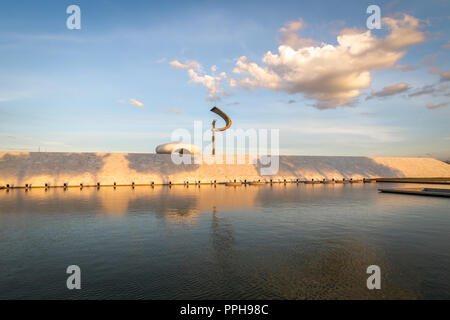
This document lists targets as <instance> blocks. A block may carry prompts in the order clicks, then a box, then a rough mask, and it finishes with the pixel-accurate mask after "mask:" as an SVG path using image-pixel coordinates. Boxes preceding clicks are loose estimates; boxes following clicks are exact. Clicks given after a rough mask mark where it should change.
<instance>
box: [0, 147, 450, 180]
mask: <svg viewBox="0 0 450 320" xmlns="http://www.w3.org/2000/svg"><path fill="white" fill-rule="evenodd" d="M213 160H214V161H216V162H220V160H222V161H223V162H225V159H224V158H223V157H222V156H216V157H215V158H213V157H212V156H205V157H204V161H210V162H212V161H213ZM235 160H236V159H235ZM245 162H246V163H245V164H217V163H216V164H211V165H209V164H206V163H203V164H201V165H200V164H191V165H187V164H183V165H175V164H174V163H173V162H172V161H171V158H170V155H164V154H136V153H134V154H133V153H130V154H126V153H62V152H54V153H50V152H0V186H5V185H6V184H10V185H11V184H13V185H14V186H17V187H18V186H24V185H25V184H32V185H33V186H44V185H45V183H49V184H50V185H51V186H62V185H63V184H64V183H68V184H69V186H78V185H80V183H83V184H84V185H86V186H87V185H95V184H96V183H97V182H100V183H101V184H102V185H112V184H113V183H114V182H116V183H117V184H131V182H135V183H136V184H149V183H151V182H152V181H153V182H154V183H155V184H160V183H168V182H169V181H171V182H172V183H174V184H175V183H183V182H184V181H189V182H191V183H192V182H194V181H198V180H200V181H202V182H210V181H213V180H217V182H225V181H230V180H234V179H237V180H244V179H247V180H250V181H251V180H255V179H262V180H264V179H265V180H269V179H275V180H276V179H297V178H299V179H308V180H310V179H312V178H314V179H323V178H326V179H332V178H334V179H342V178H353V179H358V178H375V177H385V178H391V177H450V165H448V164H446V163H444V162H441V161H438V160H435V159H431V158H384V157H329V156H326V157H325V156H324V157H321V156H280V157H279V171H278V173H277V174H274V175H273V176H264V175H261V172H260V169H261V165H260V164H250V163H248V162H249V159H248V157H247V158H246V161H245ZM263 167H264V166H263Z"/></svg>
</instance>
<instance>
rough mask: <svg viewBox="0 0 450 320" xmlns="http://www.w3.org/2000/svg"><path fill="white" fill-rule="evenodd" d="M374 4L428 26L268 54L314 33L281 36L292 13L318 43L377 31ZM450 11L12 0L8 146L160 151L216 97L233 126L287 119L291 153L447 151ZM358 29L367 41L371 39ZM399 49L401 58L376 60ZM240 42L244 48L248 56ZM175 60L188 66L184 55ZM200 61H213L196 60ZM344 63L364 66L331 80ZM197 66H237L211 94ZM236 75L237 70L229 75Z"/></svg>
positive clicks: (425, 5)
mask: <svg viewBox="0 0 450 320" xmlns="http://www.w3.org/2000/svg"><path fill="white" fill-rule="evenodd" d="M71 4H76V5H79V6H80V8H81V29H80V30H69V29H67V27H66V19H67V17H68V16H69V15H68V14H67V13H66V8H67V7H68V6H69V5H71ZM370 4H376V5H379V6H380V8H381V17H382V18H389V17H393V18H394V19H403V18H401V17H402V15H404V14H406V15H407V16H408V17H412V18H411V19H417V20H412V21H417V22H418V23H419V24H420V26H416V27H414V28H413V29H411V30H412V32H409V31H408V30H406V31H407V32H406V33H404V34H405V35H410V34H412V33H414V32H416V33H417V35H418V36H421V37H423V39H422V38H420V39H411V41H410V43H408V44H405V45H404V46H403V47H401V48H400V49H398V48H397V47H395V45H390V47H389V49H383V50H388V51H386V52H387V53H386V54H385V53H384V52H385V51H382V52H383V53H382V54H377V52H378V51H376V50H380V49H379V48H378V47H380V46H385V44H382V43H383V42H381V40H380V41H378V42H374V43H375V44H373V50H372V49H371V50H372V51H371V52H372V53H373V52H375V54H372V55H371V54H367V53H364V55H359V56H358V58H355V60H353V58H352V60H345V59H344V58H342V60H341V58H340V56H336V57H335V58H334V59H335V60H333V61H334V62H333V61H325V60H324V61H325V63H324V68H323V69H324V70H322V69H318V68H319V66H318V64H317V63H313V62H311V63H309V64H308V63H307V62H304V61H303V60H302V62H301V63H300V62H299V63H300V64H295V63H294V64H292V63H291V62H285V61H284V62H283V64H282V65H281V66H280V65H279V64H277V65H275V62H274V64H273V65H268V64H267V63H266V62H263V61H262V59H263V57H264V56H265V55H266V54H267V53H268V52H269V51H270V52H271V53H273V54H275V55H276V57H275V58H276V59H278V58H280V59H279V60H277V61H281V56H282V53H281V51H279V50H280V49H279V47H280V46H284V47H286V46H287V47H289V46H292V48H293V49H294V50H302V47H303V45H298V47H295V45H297V44H292V42H289V41H288V40H283V35H286V34H287V33H286V32H287V31H284V32H285V33H283V31H282V30H280V28H283V27H284V28H285V29H286V30H287V29H289V28H291V29H292V30H291V29H290V30H291V31H292V32H291V34H289V35H291V36H293V37H294V39H297V40H298V39H300V40H302V39H312V40H311V41H313V40H314V42H312V43H313V44H311V45H309V44H308V45H307V47H309V46H311V47H314V48H315V50H317V51H320V50H323V47H324V46H325V45H331V46H333V47H337V45H338V42H337V36H338V35H340V34H342V32H344V33H346V31H345V30H354V31H352V32H356V33H357V34H362V33H364V32H366V31H368V30H367V27H366V19H367V17H368V16H369V15H368V14H367V13H366V8H367V7H368V5H370ZM449 13H450V4H449V2H448V1H436V0H434V1H426V2H424V1H377V2H366V1H298V0H297V1H282V2H275V1H272V2H268V1H267V2H264V1H170V2H169V1H168V2H160V1H158V2H156V1H112V0H111V1H17V0H16V1H10V0H4V1H2V2H1V4H0V150H1V151H37V150H38V148H39V147H40V149H41V150H44V151H74V152H75V151H76V152H79V151H93V152H154V149H155V147H156V145H158V144H161V143H165V142H169V141H170V135H171V133H172V131H173V130H174V129H176V128H187V129H192V127H193V121H194V120H202V121H204V126H205V129H206V128H207V127H208V126H209V124H210V122H211V120H212V119H214V115H213V114H212V113H211V112H209V109H210V108H211V107H212V106H213V105H214V104H215V103H216V104H217V105H218V106H219V107H221V108H222V109H223V110H224V111H225V112H227V113H228V114H229V115H230V117H231V118H232V120H233V127H235V128H243V129H248V128H267V129H271V128H274V129H280V152H281V153H282V154H301V155H367V156H377V155H378V156H433V157H437V158H440V159H447V158H450V129H449V128H450V126H449V120H450V105H449V103H450V98H449V93H450V90H449V89H448V86H449V85H450V81H448V73H446V72H447V71H448V70H449V69H450V66H449V59H448V58H449V53H450V50H449V49H448V47H449V45H448V44H449V40H450V37H449V34H450V30H449V29H450V18H449ZM395 21H403V20H395ZM405 21H406V20H405ZM294 22H299V23H300V24H295V23H294ZM385 22H386V23H385ZM411 28H412V27H411ZM343 30H344V31H343ZM355 30H356V31H355ZM391 31H392V30H390V29H389V23H388V20H383V23H382V29H381V30H372V31H371V37H372V38H371V39H375V38H376V39H385V38H387V37H388V35H389V33H390V32H391ZM350 34H351V32H350ZM402 35H403V34H402ZM401 38H403V36H401V37H399V38H398V39H396V40H395V41H397V42H399V41H401V40H402V39H401ZM352 39H353V38H352ZM350 41H352V45H353V47H355V48H356V47H357V46H360V45H361V43H362V41H361V40H360V38H356V40H355V39H353V40H350ZM302 43H303V42H302ZM308 43H309V42H308ZM370 43H372V42H370ZM377 46H378V47H377ZM392 48H395V49H392ZM308 50H309V49H308ZM311 50H312V49H311ZM333 50H334V49H333ZM389 50H391V51H392V53H393V54H394V53H395V54H400V55H401V58H398V59H394V60H395V61H394V63H391V64H390V63H389V62H383V63H381V64H382V67H371V66H370V65H375V64H374V63H373V62H374V60H377V59H381V58H383V56H384V55H386V56H388V55H389ZM311 52H312V51H311ZM314 52H315V51H314ZM344 54H345V57H347V58H348V52H344ZM242 56H245V57H246V60H245V62H243V63H242V64H241V67H237V63H238V59H239V58H240V57H242ZM325 58H326V57H325ZM325 58H324V57H321V59H325ZM336 59H337V60H336ZM174 61H177V62H179V63H180V66H185V67H180V68H174V67H173V65H171V64H170V63H171V62H174ZM193 61H194V62H196V63H198V64H199V65H201V68H197V69H196V68H195V67H193V68H190V67H188V65H189V63H192V62H193ZM321 61H322V60H321ZM336 61H338V62H337V63H336ZM340 61H342V63H339V62H340ZM349 61H351V62H350V63H349ZM252 63H255V65H252ZM333 63H334V64H333ZM350 64H352V66H350ZM293 65H294V67H293ZM353 65H354V66H353ZM356 65H357V66H356ZM213 66H216V71H212V70H211V68H212V67H213ZM249 66H256V67H258V68H261V70H263V71H264V72H267V74H266V75H272V76H274V78H280V79H282V80H280V82H276V81H275V82H270V81H269V82H267V81H259V80H258V79H257V78H255V76H257V75H258V74H257V72H258V71H255V72H252V71H251V70H250V71H248V70H249V69H248V67H249ZM299 66H300V67H299ZM290 68H291V69H290ZM341 68H343V70H347V69H348V70H350V71H352V72H348V74H350V73H353V71H354V74H355V78H354V79H353V78H348V77H347V76H342V77H341V76H340V77H337V78H336V79H337V80H336V81H331V80H330V81H329V82H330V83H328V80H329V79H333V78H332V77H333V76H335V75H336V72H337V71H336V72H334V69H336V70H338V69H341ZM345 68H347V69H345ZM352 68H355V70H353V69H352ZM189 69H191V70H192V72H195V74H196V75H198V76H199V77H205V76H206V75H211V76H216V77H218V75H219V74H220V73H221V72H224V73H226V78H223V79H222V80H221V81H220V83H219V82H218V86H219V87H218V88H219V89H220V90H219V91H217V92H213V95H214V98H213V99H210V100H208V99H207V95H208V93H210V91H209V90H208V88H207V87H206V86H205V85H203V84H202V83H201V81H198V82H197V83H195V82H193V81H192V73H189V72H190V71H189ZM236 69H239V70H236ZM258 70H259V69H258ZM309 70H311V72H309ZM318 70H319V71H318ZM236 71H238V72H236ZM341 71H342V70H341ZM247 72H248V73H247ZM316 72H318V73H320V74H319V75H320V76H321V77H322V78H317V77H316ZM246 77H247V78H248V79H249V81H248V82H247V84H245V83H244V82H243V80H242V79H244V78H246ZM292 77H294V78H295V80H292V81H290V80H289V79H291V78H292ZM368 77H369V78H370V79H368ZM310 78H311V79H313V80H311V82H308V81H309V79H310ZM201 79H204V78H201ZM230 79H233V80H236V81H237V82H238V83H239V84H238V85H236V86H231V85H230ZM286 79H288V80H286ZM314 79H315V80H314ZM317 79H319V80H317ZM314 81H316V82H315V83H314ZM346 81H348V82H349V83H351V85H352V86H353V87H352V88H353V89H355V88H356V89H355V90H356V91H354V90H353V91H352V90H350V89H348V88H347V87H346V86H345V85H344V84H345V82H346ZM317 83H319V84H322V83H323V86H322V85H320V86H318V85H317ZM354 87H355V88H354ZM346 88H347V89H346ZM383 88H384V89H383ZM221 92H223V93H224V94H222V93H221ZM355 92H356V93H355ZM350 96H351V97H350ZM342 97H344V98H342ZM130 99H135V100H133V101H138V103H136V104H133V103H131V102H130V101H131V100H130ZM214 100H215V101H214ZM139 103H141V104H143V105H140V104H139ZM137 104H139V105H140V106H139V105H137Z"/></svg>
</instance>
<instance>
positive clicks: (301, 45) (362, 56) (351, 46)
mask: <svg viewBox="0 0 450 320" xmlns="http://www.w3.org/2000/svg"><path fill="white" fill-rule="evenodd" d="M382 23H383V26H384V27H387V28H388V30H389V33H388V34H387V35H386V36H385V38H377V37H375V36H374V35H373V34H372V33H371V31H370V30H367V31H361V30H355V29H344V30H342V31H341V32H340V34H339V36H338V37H337V45H331V44H325V43H322V44H320V45H316V46H313V45H311V44H312V43H313V42H312V41H310V39H301V38H300V37H298V36H297V35H296V34H292V32H294V31H296V30H300V29H301V27H302V22H301V20H299V21H296V22H295V21H294V22H290V23H288V24H287V25H286V27H285V28H282V29H281V32H282V33H283V35H282V36H281V40H282V41H284V42H283V43H282V45H280V46H279V47H278V53H272V52H271V51H268V52H267V53H266V54H265V55H264V57H263V58H262V62H263V64H262V65H259V64H257V63H255V62H251V61H249V59H248V58H247V57H245V56H242V57H240V58H239V59H238V61H237V63H236V67H235V69H234V70H233V72H234V73H235V74H238V75H244V77H243V78H240V79H231V80H230V86H232V87H234V86H242V87H245V88H249V87H260V88H267V89H272V90H277V91H285V92H288V93H291V94H295V93H300V94H303V95H304V96H305V97H306V98H309V99H312V100H315V101H316V104H315V106H316V107H317V108H319V109H328V108H336V107H337V106H349V105H352V104H353V103H354V101H355V98H357V97H358V96H359V95H360V90H361V89H364V88H368V87H369V86H370V82H371V75H370V72H371V71H373V70H379V69H388V68H394V67H395V64H396V62H397V61H399V60H400V59H401V58H402V57H403V56H404V55H405V53H406V49H407V48H408V47H409V46H411V45H414V44H417V43H421V42H423V41H425V34H424V33H423V32H422V31H421V25H420V21H419V19H417V18H415V17H412V16H409V15H406V14H404V15H402V16H400V17H398V18H384V19H383V20H382Z"/></svg>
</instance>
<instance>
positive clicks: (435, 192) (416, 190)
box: [378, 188, 450, 198]
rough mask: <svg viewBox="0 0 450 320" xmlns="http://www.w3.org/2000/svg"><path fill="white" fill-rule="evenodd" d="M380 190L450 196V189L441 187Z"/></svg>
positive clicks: (383, 190)
mask: <svg viewBox="0 0 450 320" xmlns="http://www.w3.org/2000/svg"><path fill="white" fill-rule="evenodd" d="M378 191H380V192H384V193H400V194H411V195H419V196H432V197H447V198H450V189H441V188H393V189H378Z"/></svg>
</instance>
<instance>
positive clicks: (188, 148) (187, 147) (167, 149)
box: [156, 142, 201, 154]
mask: <svg viewBox="0 0 450 320" xmlns="http://www.w3.org/2000/svg"><path fill="white" fill-rule="evenodd" d="M200 151H201V150H200V147H199V146H197V145H195V144H191V143H181V142H169V143H165V144H160V145H159V146H157V147H156V153H159V154H172V153H173V152H178V153H180V154H183V153H190V154H198V153H200Z"/></svg>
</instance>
